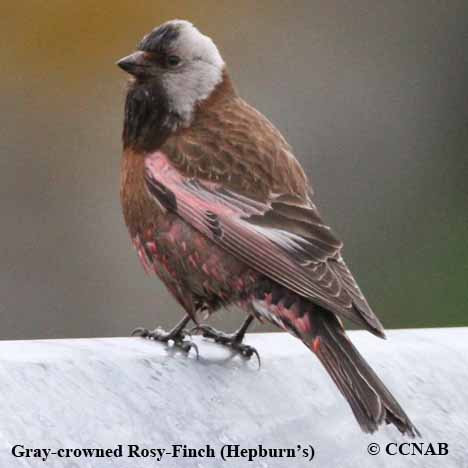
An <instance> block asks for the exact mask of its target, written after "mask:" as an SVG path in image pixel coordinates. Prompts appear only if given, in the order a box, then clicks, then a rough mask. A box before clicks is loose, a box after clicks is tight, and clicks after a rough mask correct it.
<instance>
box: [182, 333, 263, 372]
mask: <svg viewBox="0 0 468 468" xmlns="http://www.w3.org/2000/svg"><path fill="white" fill-rule="evenodd" d="M190 332H199V333H200V334H201V335H202V336H203V337H204V338H209V339H212V340H214V342H215V343H219V344H221V345H223V346H227V347H229V348H231V349H232V350H234V351H236V352H237V353H239V354H240V355H241V356H243V357H245V358H247V359H250V358H251V357H252V356H254V355H255V356H256V358H257V359H258V363H259V364H260V355H259V354H258V351H257V350H256V349H255V348H254V347H253V346H249V345H246V344H243V343H242V340H243V339H244V334H245V330H244V331H242V332H240V330H239V331H237V332H234V333H224V332H222V331H219V330H216V328H213V327H210V326H209V325H197V326H196V327H195V328H193V329H192V330H190Z"/></svg>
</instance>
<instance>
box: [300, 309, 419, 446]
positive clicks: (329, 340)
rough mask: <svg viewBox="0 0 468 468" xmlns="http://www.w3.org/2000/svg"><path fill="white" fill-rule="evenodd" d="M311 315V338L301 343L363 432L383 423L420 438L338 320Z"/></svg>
mask: <svg viewBox="0 0 468 468" xmlns="http://www.w3.org/2000/svg"><path fill="white" fill-rule="evenodd" d="M317 312H318V311H315V312H314V313H313V322H314V325H315V326H314V335H313V337H310V338H309V339H304V338H303V341H304V342H305V343H306V344H307V345H308V346H309V347H310V348H311V349H312V350H313V351H314V353H315V354H316V355H317V357H318V358H319V360H320V362H321V363H322V364H323V366H324V367H325V369H326V370H327V372H328V373H329V374H330V377H331V378H332V379H333V381H334V382H335V384H336V385H337V387H338V388H339V389H340V391H341V393H342V394H343V396H344V397H345V398H346V400H347V401H348V403H349V405H350V406H351V409H352V411H353V413H354V416H355V417H356V419H357V421H358V423H359V425H360V426H361V428H362V430H363V431H364V432H370V433H372V432H374V431H376V430H377V429H378V427H379V426H380V425H381V424H382V423H383V422H386V423H387V424H394V425H395V426H396V427H397V428H398V429H399V431H400V432H401V433H403V434H406V435H408V436H410V437H415V436H416V435H418V436H419V435H420V434H419V432H418V430H417V429H416V427H415V426H414V425H413V423H412V422H411V421H410V419H409V418H408V416H407V415H406V414H405V412H404V411H403V409H402V408H401V406H400V405H399V404H398V402H397V401H396V400H395V398H394V397H393V396H392V394H391V393H390V392H389V391H388V389H387V388H386V387H385V385H384V384H383V382H382V381H381V380H380V378H379V377H378V376H377V374H376V373H375V372H374V371H373V370H372V369H371V367H370V366H369V364H367V362H366V361H365V360H364V358H363V357H362V356H361V355H360V354H359V352H358V350H357V349H356V348H355V347H354V345H353V344H352V343H351V341H350V340H349V338H348V337H347V336H346V335H345V332H344V329H343V327H342V325H341V323H340V322H339V321H338V319H337V318H336V317H335V316H334V315H333V314H331V313H329V312H327V311H325V310H321V311H320V312H318V313H317Z"/></svg>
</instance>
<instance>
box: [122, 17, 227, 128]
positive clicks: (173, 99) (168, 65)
mask: <svg viewBox="0 0 468 468" xmlns="http://www.w3.org/2000/svg"><path fill="white" fill-rule="evenodd" d="M117 65H118V66H119V67H120V68H122V69H123V70H124V71H126V72H127V73H129V74H130V75H132V77H133V83H132V86H133V87H139V86H140V87H141V88H142V89H145V90H146V92H149V93H150V94H151V92H152V90H153V91H154V94H157V95H159V96H160V98H161V99H163V100H164V102H165V104H166V106H167V111H168V112H169V113H170V114H172V115H176V116H178V117H179V118H180V120H181V122H182V124H186V125H188V124H189V122H190V119H191V116H192V114H193V110H194V108H195V105H196V104H197V103H198V102H200V101H203V100H204V99H206V98H207V97H208V96H209V95H210V94H211V92H212V91H213V90H214V89H215V87H216V85H217V84H218V83H220V82H221V81H222V79H223V70H224V67H225V65H224V61H223V59H222V58H221V55H220V53H219V51H218V49H217V47H216V45H215V44H214V43H213V41H212V40H211V39H210V38H209V37H208V36H205V35H204V34H202V33H201V32H200V31H199V30H198V29H197V28H196V27H195V26H193V25H192V24H191V23H189V22H188V21H183V20H173V21H168V22H167V23H164V24H162V25H161V26H159V27H157V28H155V29H154V30H153V31H151V32H150V33H149V34H147V35H146V36H145V37H144V38H143V39H142V40H141V42H140V43H139V45H138V48H137V51H136V52H134V53H133V54H131V55H129V56H127V57H124V58H122V59H121V60H119V61H118V62H117Z"/></svg>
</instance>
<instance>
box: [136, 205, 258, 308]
mask: <svg viewBox="0 0 468 468" xmlns="http://www.w3.org/2000/svg"><path fill="white" fill-rule="evenodd" d="M133 242H134V244H135V247H136V249H137V252H138V256H139V258H140V261H141V263H142V265H143V267H144V269H145V270H146V272H147V273H150V274H151V273H155V274H156V275H157V276H159V278H160V279H161V280H162V281H163V282H164V283H165V285H166V286H167V287H168V289H169V290H170V291H171V292H172V293H173V294H174V295H175V296H176V298H177V299H178V300H179V302H182V303H184V304H185V303H186V302H187V300H191V301H192V302H194V303H203V305H204V306H205V307H206V308H207V309H208V310H210V309H211V310H214V309H216V308H218V307H219V306H221V305H227V304H230V303H233V302H240V301H242V300H243V299H245V298H246V297H248V295H249V293H250V291H251V290H252V288H253V287H254V284H255V281H256V278H257V276H258V275H257V273H256V272H255V271H254V270H252V269H250V268H249V267H247V266H246V265H245V264H244V263H243V262H242V261H240V260H238V259H237V258H235V257H233V256H232V255H230V254H229V253H227V252H225V251H224V250H222V249H220V248H219V247H218V246H217V245H216V244H215V243H214V242H213V241H211V240H210V239H208V238H207V237H205V236H204V235H203V234H201V233H199V232H198V231H197V230H195V229H194V228H193V227H191V226H190V225H188V224H187V223H186V222H185V221H183V220H182V219H181V218H179V217H178V216H177V215H175V214H172V213H166V214H165V216H164V217H160V220H159V223H158V225H157V226H153V227H149V228H148V227H146V228H145V229H144V230H140V231H139V234H138V235H137V236H136V237H134V239H133Z"/></svg>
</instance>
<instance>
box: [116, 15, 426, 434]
mask: <svg viewBox="0 0 468 468" xmlns="http://www.w3.org/2000/svg"><path fill="white" fill-rule="evenodd" d="M118 65H119V66H120V67H121V68H122V69H123V70H125V71H126V72H128V73H129V74H130V75H131V80H130V83H129V88H128V93H127V98H126V103H125V122H124V130H123V145H124V153H123V163H122V180H121V200H122V207H123V213H124V217H125V222H126V224H127V226H128V229H129V231H130V235H131V238H132V240H133V243H134V244H135V247H136V249H137V251H138V254H139V257H140V259H141V261H142V263H143V266H144V268H145V269H146V270H147V271H148V272H152V273H155V274H156V275H158V276H159V278H160V279H161V280H162V281H163V283H164V284H165V285H166V286H167V288H168V289H169V291H170V292H171V293H172V294H173V295H174V297H175V298H176V299H177V301H178V302H179V303H180V305H181V306H182V308H183V309H184V310H185V312H186V316H185V317H184V319H183V320H182V321H181V322H180V323H179V324H178V325H177V326H176V327H175V328H174V329H173V330H171V331H170V332H168V333H166V332H164V331H162V330H160V329H157V330H155V331H153V332H149V331H147V330H140V332H141V334H142V335H144V336H149V337H152V338H154V339H156V340H160V341H167V340H174V342H175V343H176V344H177V345H179V346H182V347H185V348H186V349H190V346H191V345H190V342H187V341H185V340H184V336H185V332H184V327H185V326H186V325H187V323H188V322H189V321H190V320H193V321H194V322H195V323H197V315H198V313H199V312H202V311H203V312H205V313H206V312H208V313H213V312H215V311H216V310H218V309H220V308H222V307H223V306H227V305H230V304H236V305H239V306H240V307H241V308H242V309H243V310H244V311H245V312H246V314H247V319H246V321H245V322H244V324H243V326H242V327H241V328H240V329H239V330H238V332H236V333H233V334H231V335H228V334H224V333H221V332H218V331H217V330H214V329H212V328H210V327H207V326H202V325H200V326H199V328H200V329H201V330H202V331H203V333H204V335H205V336H209V337H212V338H215V340H216V341H218V342H221V343H224V344H226V345H230V346H232V347H233V348H234V349H237V350H238V351H239V352H241V353H243V354H244V355H247V356H248V355H250V354H252V352H253V350H252V348H250V347H249V346H246V345H245V344H243V343H242V338H243V336H244V334H245V331H246V330H247V327H248V325H249V324H250V323H251V321H252V320H253V319H254V318H257V319H258V320H260V321H261V322H263V321H268V322H271V323H273V324H275V325H277V326H278V327H280V328H281V329H283V330H286V331H288V332H290V333H292V334H293V335H294V336H296V337H297V338H299V339H300V340H301V341H302V342H303V343H304V344H305V345H306V346H307V347H308V348H309V349H310V350H311V351H313V352H314V353H315V355H316V356H317V357H318V359H319V360H320V361H321V363H322V364H323V366H324V367H325V369H326V370H327V372H328V373H329V374H330V376H331V378H332V379H333V381H334V382H335V384H336V385H337V387H338V388H339V390H340V391H341V393H342V394H343V396H344V397H345V398H346V400H347V401H348V403H349V405H350V406H351V409H352V411H353V413H354V415H355V417H356V419H357V421H358V423H359V424H360V426H361V428H362V429H363V430H364V431H366V432H373V431H375V430H376V429H377V428H378V426H379V425H380V424H382V423H384V422H386V423H391V424H394V425H395V426H396V427H397V428H398V429H399V430H400V431H401V432H402V433H406V434H408V435H410V436H414V435H415V434H417V430H416V428H415V427H414V426H413V424H412V423H411V421H410V420H409V418H408V416H407V415H406V414H405V412H404V411H403V409H402V408H401V407H400V405H399V404H398V403H397V401H396V400H395V398H394V397H393V396H392V395H391V394H390V392H389V391H388V390H387V388H386V387H385V385H384V384H383V383H382V381H381V380H380V379H379V378H378V377H377V375H376V374H375V373H374V371H373V370H372V369H371V368H370V367H369V365H368V364H367V363H366V362H365V360H364V359H363V357H362V356H361V355H360V354H359V352H358V351H357V350H356V348H355V347H354V346H353V344H352V343H351V341H350V340H349V339H348V338H347V336H346V334H345V331H344V328H343V325H342V323H341V318H347V319H349V320H352V321H353V322H355V323H357V324H358V325H360V326H362V327H364V328H366V329H368V330H369V331H370V332H372V333H374V334H375V335H377V336H380V337H383V336H384V332H383V327H382V325H381V323H380V322H379V320H378V319H377V317H376V316H375V315H374V313H373V312H372V310H371V308H370V307H369V305H368V303H367V301H366V299H365V298H364V296H363V294H362V293H361V291H360V289H359V287H358V285H357V284H356V282H355V280H354V278H353V275H352V274H351V272H350V271H349V269H348V267H347V266H346V263H345V262H344V260H343V258H342V255H341V250H342V243H341V241H340V240H338V239H337V237H336V236H335V235H334V234H333V232H332V231H331V230H330V228H329V227H328V226H327V225H326V224H325V223H324V222H323V220H322V218H321V216H320V214H319V212H318V210H317V208H316V206H315V205H314V203H313V202H312V200H311V196H312V190H311V188H310V186H309V184H308V181H307V178H306V176H305V174H304V171H303V169H302V168H301V166H300V164H299V163H298V161H297V160H296V158H295V157H294V155H293V153H292V149H291V147H290V146H289V145H288V143H287V142H286V141H285V139H284V138H283V137H282V136H281V134H280V132H279V131H278V130H277V129H276V128H275V127H274V126H273V125H272V124H271V123H270V122H269V121H268V120H267V119H266V118H265V117H264V116H263V115H262V114H260V113H259V112H258V111H256V110H255V109H254V108H252V107H251V106H249V104H247V103H246V102H245V101H244V100H243V99H242V98H241V97H239V95H238V94H237V92H236V90H235V88H234V86H233V84H232V81H231V79H230V78H229V74H228V72H227V70H226V66H225V63H224V61H223V59H222V58H221V55H220V54H219V51H218V49H217V48H216V46H215V44H214V43H213V41H212V40H211V39H210V38H209V37H207V36H205V35H203V34H201V33H200V32H199V31H198V30H197V29H196V28H195V27H194V26H193V25H192V24H190V23H188V22H187V21H179V20H175V21H169V22H167V23H165V24H163V25H161V26H160V27H158V28H156V29H154V30H153V31H152V32H151V33H149V34H148V35H147V36H145V37H144V38H143V40H142V41H141V42H140V44H139V46H138V50H137V51H136V52H135V53H133V54H131V55H129V56H128V57H125V58H123V59H122V60H120V61H119V62H118Z"/></svg>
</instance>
